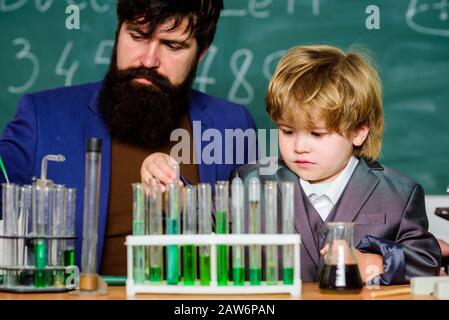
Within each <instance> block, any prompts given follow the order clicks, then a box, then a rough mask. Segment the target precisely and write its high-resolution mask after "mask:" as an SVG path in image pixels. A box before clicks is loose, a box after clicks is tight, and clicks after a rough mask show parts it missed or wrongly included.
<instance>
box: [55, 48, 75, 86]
mask: <svg viewBox="0 0 449 320" xmlns="http://www.w3.org/2000/svg"><path fill="white" fill-rule="evenodd" d="M72 48H73V41H69V42H67V44H66V46H65V48H64V50H63V51H62V54H61V57H60V58H59V60H58V63H57V64H56V69H55V73H56V75H58V76H65V81H64V85H65V86H70V85H72V80H73V75H74V74H75V72H76V70H77V69H78V67H79V62H78V61H77V60H75V61H74V62H73V63H72V64H71V65H70V67H69V68H68V69H64V65H65V64H66V61H67V58H68V57H69V54H70V51H71V50H72Z"/></svg>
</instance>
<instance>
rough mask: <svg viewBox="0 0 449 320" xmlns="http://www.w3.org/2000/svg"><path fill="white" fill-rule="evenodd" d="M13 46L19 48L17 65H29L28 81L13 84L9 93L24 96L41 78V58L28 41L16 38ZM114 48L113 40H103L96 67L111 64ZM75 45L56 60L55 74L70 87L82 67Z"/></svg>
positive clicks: (62, 52) (94, 59)
mask: <svg viewBox="0 0 449 320" xmlns="http://www.w3.org/2000/svg"><path fill="white" fill-rule="evenodd" d="M12 45H13V46H15V47H18V50H17V53H16V55H15V58H16V60H17V61H18V62H17V63H23V64H25V63H27V64H28V65H29V67H28V66H27V68H28V69H27V70H29V71H27V73H26V75H27V78H26V79H27V80H25V81H23V82H22V83H21V84H19V85H17V84H11V85H9V86H8V87H7V90H8V92H9V93H12V94H22V93H24V92H26V91H28V90H29V89H31V88H32V87H33V85H34V84H35V83H36V81H37V80H38V78H39V71H40V63H39V58H38V57H37V56H36V54H34V53H33V50H32V44H31V42H30V41H29V40H28V39H25V38H16V39H14V40H13V41H12ZM113 46H114V41H112V40H102V41H100V43H99V45H98V48H97V50H96V54H95V57H93V62H94V63H95V64H96V65H108V64H109V62H110V52H111V50H112V47H113ZM74 47H75V43H74V42H73V41H68V42H67V43H66V44H65V46H64V47H63V48H62V51H61V54H60V55H59V57H58V59H57V60H56V61H57V62H56V65H55V69H54V73H55V75H56V76H58V77H63V79H64V85H65V86H70V85H72V84H73V78H74V76H75V74H76V72H77V71H78V69H79V67H80V65H81V64H80V62H79V61H78V60H77V59H74V58H73V57H72V56H73V50H74Z"/></svg>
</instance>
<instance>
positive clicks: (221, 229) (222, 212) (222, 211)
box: [215, 181, 229, 286]
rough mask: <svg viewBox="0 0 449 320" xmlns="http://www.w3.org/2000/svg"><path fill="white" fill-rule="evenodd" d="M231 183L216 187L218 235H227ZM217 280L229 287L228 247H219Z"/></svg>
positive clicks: (224, 182)
mask: <svg viewBox="0 0 449 320" xmlns="http://www.w3.org/2000/svg"><path fill="white" fill-rule="evenodd" d="M228 201H229V183H228V182H227V181H218V182H217V183H216V185H215V208H216V212H215V220H216V222H215V223H216V233H217V234H227V233H228V232H229V231H228V230H229V228H228V212H229V204H228ZM217 255H218V257H217V271H218V272H217V280H218V285H219V286H226V285H228V277H229V276H228V264H229V260H228V246H227V245H218V246H217Z"/></svg>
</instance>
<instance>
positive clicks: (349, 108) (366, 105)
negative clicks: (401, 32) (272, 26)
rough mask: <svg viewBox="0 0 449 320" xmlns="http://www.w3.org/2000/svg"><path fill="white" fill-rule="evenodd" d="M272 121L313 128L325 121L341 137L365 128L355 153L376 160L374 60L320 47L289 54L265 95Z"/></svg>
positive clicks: (379, 124) (378, 127)
mask: <svg viewBox="0 0 449 320" xmlns="http://www.w3.org/2000/svg"><path fill="white" fill-rule="evenodd" d="M266 105H267V112H268V114H269V115H270V117H271V119H272V120H273V121H274V122H278V121H285V122H287V123H293V124H294V125H295V126H296V127H300V128H307V129H312V128H314V123H315V122H316V120H318V119H319V120H323V121H324V123H325V125H326V129H327V130H330V131H331V132H337V133H339V134H341V135H343V136H348V135H349V134H351V133H353V132H355V131H356V130H357V129H359V128H360V127H361V126H363V125H365V124H366V125H368V126H369V127H370V132H369V134H368V136H367V138H366V140H365V142H364V143H363V144H362V145H361V146H360V147H355V148H354V150H353V154H354V155H355V156H359V157H364V158H367V159H370V160H374V159H376V158H377V157H378V156H379V153H380V149H381V145H382V132H383V127H384V118H383V111H382V88H381V82H380V78H379V75H378V72H377V69H376V67H375V65H374V63H373V61H372V59H371V58H370V57H369V55H367V54H366V53H363V52H362V51H359V52H356V51H350V52H348V53H344V52H343V51H341V50H340V49H338V48H335V47H331V46H326V45H316V46H298V47H294V48H292V49H290V50H288V51H287V52H286V53H285V55H284V56H283V57H282V59H281V61H280V62H279V64H278V66H277V68H276V71H275V73H274V75H273V78H272V79H271V81H270V84H269V87H268V91H267V94H266Z"/></svg>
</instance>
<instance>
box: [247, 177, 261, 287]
mask: <svg viewBox="0 0 449 320" xmlns="http://www.w3.org/2000/svg"><path fill="white" fill-rule="evenodd" d="M248 200H249V233H251V234H260V233H261V230H260V229H261V228H260V181H259V179H258V178H257V177H253V178H251V179H250V180H249V184H248ZM261 280H262V248H261V246H260V245H251V246H250V247H249V283H250V285H253V286H258V285H260V284H261Z"/></svg>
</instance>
